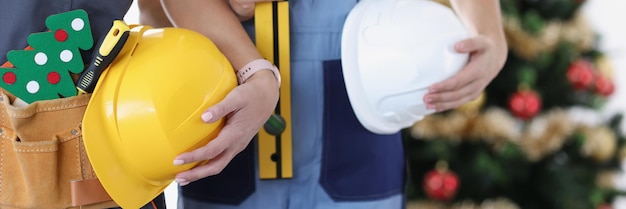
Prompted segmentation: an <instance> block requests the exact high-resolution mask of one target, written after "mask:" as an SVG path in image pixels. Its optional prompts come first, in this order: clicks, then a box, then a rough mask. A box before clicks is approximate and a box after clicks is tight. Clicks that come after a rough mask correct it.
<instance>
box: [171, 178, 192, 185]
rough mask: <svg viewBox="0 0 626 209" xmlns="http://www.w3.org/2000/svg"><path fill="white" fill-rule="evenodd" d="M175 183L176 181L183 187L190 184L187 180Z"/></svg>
mask: <svg viewBox="0 0 626 209" xmlns="http://www.w3.org/2000/svg"><path fill="white" fill-rule="evenodd" d="M174 181H176V183H178V184H180V185H181V186H185V185H187V184H189V182H188V181H187V180H186V179H175V180H174Z"/></svg>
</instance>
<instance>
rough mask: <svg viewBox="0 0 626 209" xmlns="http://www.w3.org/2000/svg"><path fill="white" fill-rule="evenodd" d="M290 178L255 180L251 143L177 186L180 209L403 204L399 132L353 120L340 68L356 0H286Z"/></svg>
mask: <svg viewBox="0 0 626 209" xmlns="http://www.w3.org/2000/svg"><path fill="white" fill-rule="evenodd" d="M289 3H290V16H291V19H290V23H291V25H290V29H291V53H292V54H291V92H292V93H291V94H292V95H291V96H292V105H293V106H292V117H293V118H292V119H293V124H292V125H293V164H294V165H293V168H294V177H293V178H292V179H287V180H284V179H283V180H260V179H259V178H258V162H257V160H256V147H255V143H251V145H250V146H248V148H246V149H245V150H244V151H243V152H242V153H240V154H239V155H238V156H237V157H236V158H235V159H234V160H233V161H232V162H231V164H229V165H228V166H227V167H226V169H225V170H224V171H223V172H222V173H221V174H219V175H217V176H212V177H208V178H205V179H202V180H200V181H196V182H193V183H191V184H189V185H187V186H184V187H180V190H179V191H180V194H181V195H180V199H179V208H184V209H196V208H198V209H200V208H203V209H204V208H224V209H226V208H264V209H266V208H293V209H308V208H359V209H367V208H372V209H374V208H376V209H380V208H385V209H389V208H391V209H393V208H402V207H403V187H404V182H405V167H404V153H403V148H402V141H401V136H400V134H399V133H397V134H393V135H376V134H373V133H371V132H368V131H367V130H365V128H363V127H362V126H361V125H360V123H359V122H358V121H357V119H356V117H355V115H354V113H353V110H352V108H351V107H350V104H349V101H348V97H347V94H346V90H345V86H344V83H343V74H342V71H341V61H340V58H341V31H342V28H343V23H344V20H345V18H346V17H347V15H348V13H349V12H350V10H351V9H352V7H353V6H354V5H355V4H356V3H357V0H290V1H289Z"/></svg>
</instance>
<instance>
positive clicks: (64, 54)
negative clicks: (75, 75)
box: [59, 49, 74, 62]
mask: <svg viewBox="0 0 626 209" xmlns="http://www.w3.org/2000/svg"><path fill="white" fill-rule="evenodd" d="M59 58H61V61H63V62H69V61H72V58H74V54H72V51H70V50H67V49H66V50H63V51H61V54H60V56H59Z"/></svg>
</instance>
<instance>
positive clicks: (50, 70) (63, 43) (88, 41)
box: [0, 10, 93, 103]
mask: <svg viewBox="0 0 626 209" xmlns="http://www.w3.org/2000/svg"><path fill="white" fill-rule="evenodd" d="M46 27H48V29H49V31H47V32H39V33H33V34H31V35H29V36H28V44H29V47H28V48H27V49H25V50H13V51H10V52H9V53H8V54H7V59H8V60H9V62H11V64H12V65H14V68H6V67H1V68H0V75H1V76H2V82H0V87H2V88H4V89H6V90H7V91H9V92H11V93H12V94H13V95H15V96H16V97H18V98H20V99H22V100H23V101H25V102H26V103H32V102H35V101H39V100H48V99H56V98H61V97H70V96H75V95H76V93H77V92H76V85H75V84H74V81H73V80H72V77H71V74H70V73H81V72H82V71H83V69H84V63H83V59H82V58H81V54H80V50H89V49H91V47H92V46H93V37H92V33H91V25H90V24H89V18H88V16H87V12H85V11H84V10H73V11H69V12H65V13H60V14H55V15H51V16H49V17H48V18H47V19H46ZM5 66H7V65H5ZM8 66H10V65H8Z"/></svg>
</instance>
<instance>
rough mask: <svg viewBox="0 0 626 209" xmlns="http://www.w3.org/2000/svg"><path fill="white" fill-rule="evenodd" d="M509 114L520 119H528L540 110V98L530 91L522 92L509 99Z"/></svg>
mask: <svg viewBox="0 0 626 209" xmlns="http://www.w3.org/2000/svg"><path fill="white" fill-rule="evenodd" d="M509 109H510V110H511V113H513V115H515V116H516V117H518V118H521V119H524V120H526V119H530V118H532V117H534V116H535V115H537V113H539V111H540V110H541V98H540V97H539V95H538V94H537V93H536V92H535V91H532V90H522V91H518V92H517V93H515V94H513V96H511V98H510V99H509Z"/></svg>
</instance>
